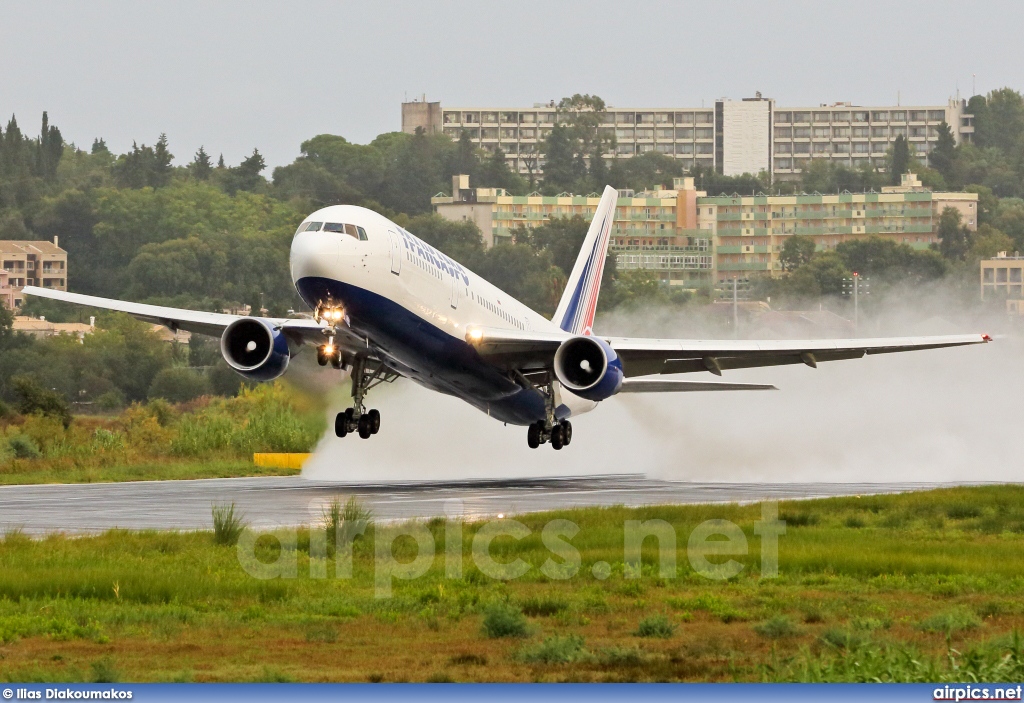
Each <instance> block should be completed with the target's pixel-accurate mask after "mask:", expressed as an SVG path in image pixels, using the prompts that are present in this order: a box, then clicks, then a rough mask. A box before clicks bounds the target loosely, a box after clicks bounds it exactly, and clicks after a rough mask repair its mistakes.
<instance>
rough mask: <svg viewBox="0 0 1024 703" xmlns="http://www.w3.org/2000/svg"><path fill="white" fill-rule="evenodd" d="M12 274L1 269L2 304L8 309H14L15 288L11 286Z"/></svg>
mask: <svg viewBox="0 0 1024 703" xmlns="http://www.w3.org/2000/svg"><path fill="white" fill-rule="evenodd" d="M10 278H11V274H9V273H7V271H5V270H4V269H0V305H2V306H3V307H5V308H7V309H8V310H13V309H14V289H13V288H11V281H10Z"/></svg>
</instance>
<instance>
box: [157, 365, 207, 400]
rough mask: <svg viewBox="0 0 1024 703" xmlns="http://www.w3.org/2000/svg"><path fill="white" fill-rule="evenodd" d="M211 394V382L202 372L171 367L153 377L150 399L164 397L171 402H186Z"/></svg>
mask: <svg viewBox="0 0 1024 703" xmlns="http://www.w3.org/2000/svg"><path fill="white" fill-rule="evenodd" d="M209 394H210V382H209V381H208V380H207V379H206V377H205V376H203V375H202V374H200V373H198V372H196V371H194V370H192V369H186V368H180V367H173V366H172V367H169V368H166V369H163V370H162V371H160V372H159V373H158V374H157V375H156V376H154V377H153V383H152V384H151V385H150V387H149V399H150V400H153V399H154V398H163V399H164V400H166V401H168V402H171V403H186V402H188V401H190V400H193V399H195V398H198V397H199V396H202V395H209Z"/></svg>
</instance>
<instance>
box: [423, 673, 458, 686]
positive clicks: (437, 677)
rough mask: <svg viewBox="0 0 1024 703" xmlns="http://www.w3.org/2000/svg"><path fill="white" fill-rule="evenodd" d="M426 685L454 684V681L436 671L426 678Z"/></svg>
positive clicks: (445, 674)
mask: <svg viewBox="0 0 1024 703" xmlns="http://www.w3.org/2000/svg"><path fill="white" fill-rule="evenodd" d="M427 683H455V679H453V678H452V677H451V676H449V675H448V674H447V672H444V671H438V672H436V673H433V674H431V675H430V676H428V677H427Z"/></svg>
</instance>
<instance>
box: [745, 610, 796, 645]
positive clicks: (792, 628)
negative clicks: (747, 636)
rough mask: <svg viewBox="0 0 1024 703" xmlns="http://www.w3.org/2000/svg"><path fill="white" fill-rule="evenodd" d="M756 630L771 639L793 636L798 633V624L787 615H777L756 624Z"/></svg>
mask: <svg viewBox="0 0 1024 703" xmlns="http://www.w3.org/2000/svg"><path fill="white" fill-rule="evenodd" d="M754 632H756V633H757V634H759V635H761V636H762V637H765V638H767V639H770V640H778V639H782V638H784V637H792V636H794V635H795V634H797V629H796V625H794V624H793V621H792V620H790V619H789V618H788V617H786V616H785V615H776V616H775V617H774V618H772V619H771V620H765V621H764V622H762V623H760V624H758V625H755V626H754Z"/></svg>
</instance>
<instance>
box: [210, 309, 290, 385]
mask: <svg viewBox="0 0 1024 703" xmlns="http://www.w3.org/2000/svg"><path fill="white" fill-rule="evenodd" d="M220 353H221V355H222V356H223V357H224V360H225V361H226V362H228V366H230V367H231V368H233V369H234V370H235V371H237V372H238V373H240V374H242V375H243V376H245V377H246V378H251V379H253V380H255V381H272V380H274V379H275V378H277V377H279V376H281V375H282V374H283V373H284V372H285V371H287V370H288V361H289V359H290V358H291V352H290V351H289V349H288V340H287V339H285V336H284V335H283V334H282V333H281V332H280V331H278V330H276V329H274V327H273V325H271V324H270V323H269V322H267V321H266V320H263V319H261V318H258V317H243V318H241V319H238V320H235V321H234V322H232V323H231V324H230V325H228V326H227V327H226V328H225V329H224V334H222V335H221V337H220Z"/></svg>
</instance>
